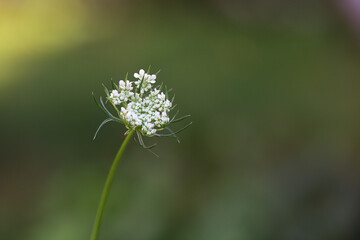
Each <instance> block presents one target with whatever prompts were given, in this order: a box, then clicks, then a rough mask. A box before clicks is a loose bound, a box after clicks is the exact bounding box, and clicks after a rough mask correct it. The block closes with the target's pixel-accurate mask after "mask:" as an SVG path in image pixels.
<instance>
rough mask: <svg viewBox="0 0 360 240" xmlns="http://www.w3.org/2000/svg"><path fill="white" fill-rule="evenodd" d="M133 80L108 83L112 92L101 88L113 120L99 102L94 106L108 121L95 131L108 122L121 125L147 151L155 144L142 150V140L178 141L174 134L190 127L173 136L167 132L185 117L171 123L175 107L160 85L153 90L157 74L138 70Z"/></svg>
mask: <svg viewBox="0 0 360 240" xmlns="http://www.w3.org/2000/svg"><path fill="white" fill-rule="evenodd" d="M133 76H134V78H135V81H131V80H128V79H127V76H126V78H125V80H120V81H119V84H118V85H116V84H114V83H112V87H113V90H111V91H109V90H108V89H107V88H106V87H104V88H105V93H106V95H107V100H108V101H110V102H111V103H112V105H113V107H114V108H115V110H116V112H117V116H114V115H113V114H112V113H110V111H109V110H108V109H106V107H105V104H104V103H103V101H102V99H101V98H100V103H101V105H100V104H98V103H97V104H98V106H99V107H100V108H101V110H102V111H103V112H104V113H105V114H106V115H107V116H108V118H107V119H105V120H104V122H103V123H102V124H101V125H100V126H99V129H100V128H101V127H102V126H103V125H104V124H105V123H107V122H110V121H115V122H119V123H123V124H124V125H125V127H126V128H127V129H128V131H127V133H128V132H129V131H136V133H137V136H138V141H139V143H140V145H141V146H142V147H144V148H147V149H149V148H150V147H153V146H155V144H154V145H152V146H150V147H147V146H145V144H144V141H143V140H142V136H148V137H153V136H157V137H164V136H166V137H173V138H176V139H177V140H178V137H177V136H176V133H178V132H180V131H182V130H184V129H185V128H187V127H188V126H189V125H190V124H191V123H189V124H187V125H186V126H185V127H183V128H182V129H180V130H179V131H176V132H174V131H173V130H171V129H170V128H169V125H170V124H171V123H175V122H178V121H181V120H183V119H185V118H187V117H189V115H186V116H183V117H181V118H178V119H175V117H176V115H177V113H178V112H177V113H176V114H174V116H173V117H172V118H170V112H171V110H172V109H173V108H174V107H175V106H173V101H174V97H173V98H172V99H171V100H170V99H169V97H168V94H169V92H170V91H168V90H167V88H166V87H165V89H164V88H163V84H159V85H157V86H155V85H156V79H157V73H156V74H150V73H149V71H148V72H145V71H144V69H140V70H139V72H138V73H134V75H133ZM95 101H96V100H95ZM96 102H97V101H96ZM99 129H98V131H99ZM98 131H97V132H98ZM162 131H167V133H166V134H163V133H161V132H162ZM97 132H96V134H97ZM96 134H95V136H96Z"/></svg>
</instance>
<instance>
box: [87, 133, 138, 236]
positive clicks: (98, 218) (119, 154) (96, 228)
mask: <svg viewBox="0 0 360 240" xmlns="http://www.w3.org/2000/svg"><path fill="white" fill-rule="evenodd" d="M133 133H134V130H132V131H130V132H129V134H128V135H127V137H126V138H125V140H124V142H123V143H122V145H121V147H120V149H119V151H118V152H117V154H116V156H115V159H114V162H113V164H112V166H111V169H110V172H109V174H108V176H107V179H106V182H105V186H104V189H103V192H102V195H101V200H100V203H99V208H98V210H97V213H96V218H95V222H94V226H93V230H92V234H91V240H97V239H98V236H99V229H100V225H101V219H102V215H103V212H104V207H105V203H106V200H107V198H108V195H109V192H110V187H111V184H112V182H113V179H114V176H115V172H116V168H117V165H118V163H119V162H120V160H121V157H122V155H123V153H124V151H125V148H126V146H127V144H128V143H129V140H130V139H131V136H132V135H133Z"/></svg>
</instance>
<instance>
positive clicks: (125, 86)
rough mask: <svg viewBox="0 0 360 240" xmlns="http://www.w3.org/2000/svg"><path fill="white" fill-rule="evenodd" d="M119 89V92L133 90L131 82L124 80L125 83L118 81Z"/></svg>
mask: <svg viewBox="0 0 360 240" xmlns="http://www.w3.org/2000/svg"><path fill="white" fill-rule="evenodd" d="M119 88H120V89H121V90H123V91H124V90H126V91H131V90H133V87H132V82H130V81H128V80H126V82H124V81H123V80H120V81H119Z"/></svg>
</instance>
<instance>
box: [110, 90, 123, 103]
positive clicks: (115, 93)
mask: <svg viewBox="0 0 360 240" xmlns="http://www.w3.org/2000/svg"><path fill="white" fill-rule="evenodd" d="M109 100H110V101H111V102H112V103H113V104H115V105H119V104H120V103H121V101H120V94H119V92H118V91H117V90H112V92H111V93H110V99H109Z"/></svg>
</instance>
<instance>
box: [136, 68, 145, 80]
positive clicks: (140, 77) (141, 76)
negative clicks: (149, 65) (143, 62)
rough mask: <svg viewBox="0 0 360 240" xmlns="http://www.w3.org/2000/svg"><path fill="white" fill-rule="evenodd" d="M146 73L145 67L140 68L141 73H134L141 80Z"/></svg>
mask: <svg viewBox="0 0 360 240" xmlns="http://www.w3.org/2000/svg"><path fill="white" fill-rule="evenodd" d="M144 74H145V71H144V69H140V71H139V73H134V77H135V78H137V79H139V80H142V78H143V77H144Z"/></svg>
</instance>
